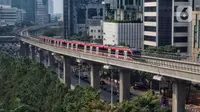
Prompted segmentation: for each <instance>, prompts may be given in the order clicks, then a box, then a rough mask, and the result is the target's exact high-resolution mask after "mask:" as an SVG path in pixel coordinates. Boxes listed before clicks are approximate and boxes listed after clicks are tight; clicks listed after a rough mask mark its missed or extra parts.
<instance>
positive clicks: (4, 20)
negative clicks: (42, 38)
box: [0, 5, 26, 26]
mask: <svg viewBox="0 0 200 112" xmlns="http://www.w3.org/2000/svg"><path fill="white" fill-rule="evenodd" d="M25 17H26V12H25V11H24V10H22V9H17V8H12V7H11V6H5V5H0V26H7V25H15V24H17V23H22V22H24V20H25Z"/></svg>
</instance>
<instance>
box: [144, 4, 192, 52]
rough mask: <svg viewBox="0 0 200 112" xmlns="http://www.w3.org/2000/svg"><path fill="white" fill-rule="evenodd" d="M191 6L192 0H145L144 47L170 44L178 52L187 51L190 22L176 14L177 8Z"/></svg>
mask: <svg viewBox="0 0 200 112" xmlns="http://www.w3.org/2000/svg"><path fill="white" fill-rule="evenodd" d="M191 6H192V0H145V1H144V45H145V47H147V46H166V45H172V46H175V47H176V48H177V49H178V50H179V51H180V52H184V53H186V52H189V47H188V46H189V42H188V41H189V38H190V30H189V27H190V22H189V21H188V22H184V19H183V20H182V18H181V14H180V15H179V16H177V15H176V14H177V12H179V10H178V9H179V8H183V9H184V8H185V7H186V8H187V7H191ZM187 17H188V16H187ZM179 18H180V19H179ZM178 19H179V20H178Z"/></svg>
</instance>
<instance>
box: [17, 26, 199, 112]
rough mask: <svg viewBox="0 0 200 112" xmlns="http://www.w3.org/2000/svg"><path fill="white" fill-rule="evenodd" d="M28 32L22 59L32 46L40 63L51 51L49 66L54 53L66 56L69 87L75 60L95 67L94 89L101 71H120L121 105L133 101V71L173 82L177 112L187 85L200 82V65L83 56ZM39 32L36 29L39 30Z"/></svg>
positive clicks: (23, 39)
mask: <svg viewBox="0 0 200 112" xmlns="http://www.w3.org/2000/svg"><path fill="white" fill-rule="evenodd" d="M29 30H31V28H29V29H25V30H23V31H22V32H20V34H19V35H18V36H19V37H20V40H21V54H22V56H29V55H30V53H29V51H30V49H29V45H31V47H30V48H31V57H32V59H35V49H36V48H39V56H40V62H41V63H42V61H43V60H44V55H43V54H44V51H48V52H49V55H48V58H49V59H48V60H49V66H52V65H53V64H52V63H53V57H52V55H51V54H52V53H55V54H59V55H62V56H63V57H64V65H63V67H64V72H63V73H64V79H63V80H64V83H66V84H67V85H68V86H69V85H70V84H71V79H70V77H71V76H70V75H71V73H70V72H71V70H70V69H71V68H70V66H71V63H70V60H71V59H72V58H76V59H80V60H86V61H88V62H89V63H90V66H91V72H90V75H91V86H92V87H94V88H97V89H99V86H100V85H99V83H100V77H99V74H98V72H99V70H100V68H101V67H102V65H110V66H113V67H117V68H118V69H119V70H120V102H121V101H123V100H125V99H128V98H129V87H130V72H129V71H130V70H139V71H144V72H149V73H153V74H158V75H161V76H164V77H167V78H169V79H171V80H172V81H173V87H172V88H173V95H172V96H173V98H172V103H173V107H172V110H173V112H184V111H185V109H184V107H185V106H184V105H185V98H186V84H187V82H188V81H191V82H197V83H199V82H200V64H199V63H193V62H187V61H181V60H172V59H164V58H157V57H150V56H143V57H142V59H141V60H140V59H139V60H133V61H128V60H123V59H117V58H112V57H109V56H106V57H105V56H101V55H96V54H91V53H86V52H79V51H75V50H71V49H66V48H59V47H56V46H52V45H49V44H46V43H40V42H39V40H38V39H37V38H33V37H30V36H29V35H28V31H29ZM35 30H36V29H35Z"/></svg>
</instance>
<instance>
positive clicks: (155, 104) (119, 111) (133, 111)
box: [114, 91, 170, 112]
mask: <svg viewBox="0 0 200 112" xmlns="http://www.w3.org/2000/svg"><path fill="white" fill-rule="evenodd" d="M114 112H170V110H169V109H168V108H162V107H160V100H159V98H158V97H156V96H154V95H153V94H152V92H151V91H149V92H148V93H146V94H145V95H143V96H139V97H135V98H134V99H133V100H131V101H124V102H122V103H120V104H118V105H117V107H116V108H115V109H114Z"/></svg>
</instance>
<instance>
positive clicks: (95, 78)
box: [90, 63, 102, 90]
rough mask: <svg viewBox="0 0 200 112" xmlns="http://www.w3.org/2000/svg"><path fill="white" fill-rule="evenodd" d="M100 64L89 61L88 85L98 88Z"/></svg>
mask: <svg viewBox="0 0 200 112" xmlns="http://www.w3.org/2000/svg"><path fill="white" fill-rule="evenodd" d="M101 67H102V66H101V65H100V64H97V63H90V68H91V69H90V85H91V87H93V88H95V89H97V90H99V89H100V74H99V71H100V69H101Z"/></svg>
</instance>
